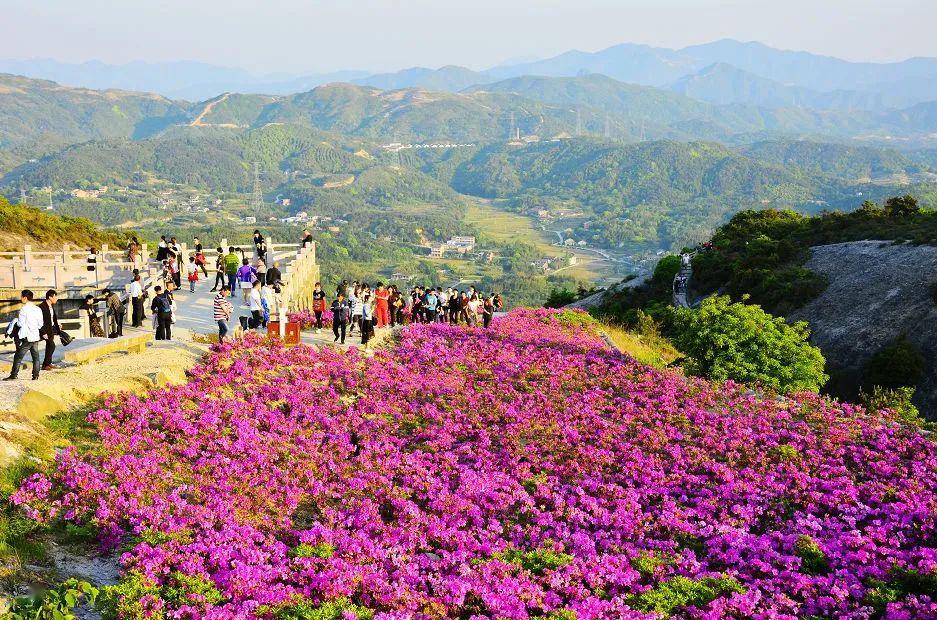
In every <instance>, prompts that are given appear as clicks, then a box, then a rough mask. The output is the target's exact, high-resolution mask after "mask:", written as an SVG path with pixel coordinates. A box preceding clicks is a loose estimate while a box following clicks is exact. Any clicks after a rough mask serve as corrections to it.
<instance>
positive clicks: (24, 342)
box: [4, 289, 42, 381]
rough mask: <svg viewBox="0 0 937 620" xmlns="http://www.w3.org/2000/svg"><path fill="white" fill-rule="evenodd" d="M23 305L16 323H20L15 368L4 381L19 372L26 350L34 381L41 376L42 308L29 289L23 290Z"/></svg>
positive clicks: (14, 376)
mask: <svg viewBox="0 0 937 620" xmlns="http://www.w3.org/2000/svg"><path fill="white" fill-rule="evenodd" d="M20 300H21V301H22V302H23V307H22V308H20V311H19V314H18V315H17V317H16V323H17V325H19V336H18V337H17V341H16V353H14V354H13V368H12V370H10V376H9V377H6V378H5V379H4V381H12V380H14V379H16V376H17V375H18V374H19V371H20V366H21V365H22V363H23V358H24V357H26V352H27V351H29V355H30V357H31V358H32V362H33V381H35V380H36V379H38V378H39V368H40V367H41V364H40V362H39V341H40V340H41V339H42V338H41V336H40V335H39V330H40V329H42V310H40V309H39V307H38V306H36V305H35V304H34V303H33V292H32V291H30V290H29V289H26V290H24V291H23V293H22V295H21V296H20Z"/></svg>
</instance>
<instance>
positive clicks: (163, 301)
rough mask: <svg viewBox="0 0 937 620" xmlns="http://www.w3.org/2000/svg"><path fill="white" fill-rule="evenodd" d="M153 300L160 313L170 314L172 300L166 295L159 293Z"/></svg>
mask: <svg viewBox="0 0 937 620" xmlns="http://www.w3.org/2000/svg"><path fill="white" fill-rule="evenodd" d="M154 301H155V303H156V308H157V309H158V310H159V313H160V314H172V302H171V301H169V298H168V297H166V296H165V295H159V296H158V297H157V298H156V299H155V300H154Z"/></svg>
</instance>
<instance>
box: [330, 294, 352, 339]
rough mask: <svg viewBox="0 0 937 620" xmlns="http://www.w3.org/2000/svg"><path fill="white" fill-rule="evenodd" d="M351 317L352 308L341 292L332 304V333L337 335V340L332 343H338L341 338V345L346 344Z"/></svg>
mask: <svg viewBox="0 0 937 620" xmlns="http://www.w3.org/2000/svg"><path fill="white" fill-rule="evenodd" d="M350 317H351V308H350V307H349V306H348V302H347V301H346V300H345V293H343V292H342V291H339V292H338V298H336V300H335V301H333V302H332V333H333V334H335V340H333V341H332V342H338V341H339V336H341V343H342V344H345V330H346V329H347V327H348V319H349V318H350Z"/></svg>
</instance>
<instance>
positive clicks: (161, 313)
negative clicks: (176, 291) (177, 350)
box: [150, 286, 172, 340]
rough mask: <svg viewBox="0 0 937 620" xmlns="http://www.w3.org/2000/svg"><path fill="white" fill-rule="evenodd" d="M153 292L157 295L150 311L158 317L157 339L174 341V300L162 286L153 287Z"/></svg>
mask: <svg viewBox="0 0 937 620" xmlns="http://www.w3.org/2000/svg"><path fill="white" fill-rule="evenodd" d="M153 292H154V293H155V294H156V295H155V297H153V303H152V304H151V305H150V310H151V311H152V312H153V314H154V315H155V316H156V339H157V340H172V298H171V297H170V296H169V291H164V290H163V287H161V286H155V287H153Z"/></svg>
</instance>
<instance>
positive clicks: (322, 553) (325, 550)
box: [289, 543, 335, 560]
mask: <svg viewBox="0 0 937 620" xmlns="http://www.w3.org/2000/svg"><path fill="white" fill-rule="evenodd" d="M334 553H335V547H334V546H332V545H330V544H329V543H317V544H315V545H310V544H308V543H300V544H298V545H296V546H295V547H293V548H292V549H290V553H289V556H290V557H291V558H321V559H323V560H327V559H329V558H330V557H332V555H333V554H334Z"/></svg>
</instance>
